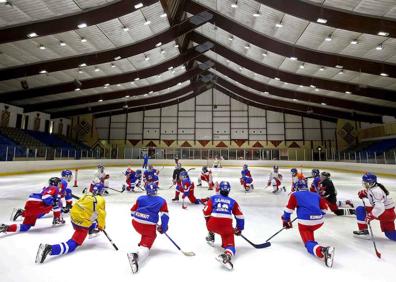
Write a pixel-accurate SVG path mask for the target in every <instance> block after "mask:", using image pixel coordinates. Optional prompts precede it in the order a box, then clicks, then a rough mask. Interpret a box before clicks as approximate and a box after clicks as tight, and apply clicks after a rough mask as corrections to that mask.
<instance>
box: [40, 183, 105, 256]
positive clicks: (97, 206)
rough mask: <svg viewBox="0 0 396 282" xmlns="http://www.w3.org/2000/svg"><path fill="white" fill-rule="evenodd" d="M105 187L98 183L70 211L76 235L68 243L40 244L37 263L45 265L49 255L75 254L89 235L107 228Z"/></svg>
mask: <svg viewBox="0 0 396 282" xmlns="http://www.w3.org/2000/svg"><path fill="white" fill-rule="evenodd" d="M103 192H104V186H103V184H102V183H97V184H95V185H94V186H93V187H92V193H91V192H90V193H87V194H85V195H84V196H83V197H82V198H80V199H79V200H78V201H77V202H76V203H75V205H74V206H73V207H72V209H71V211H70V217H71V222H72V225H73V228H74V233H73V236H72V237H71V239H69V240H68V241H67V242H64V243H60V244H55V245H49V244H40V246H39V249H38V251H37V256H36V263H43V262H44V260H45V259H46V257H47V256H48V255H51V256H57V255H63V254H67V253H71V252H73V251H74V250H75V249H76V248H77V247H79V246H81V245H82V244H83V242H84V240H85V238H86V237H87V235H88V234H90V235H93V234H97V233H98V232H99V231H101V230H104V229H105V226H106V210H105V200H104V198H103V197H102V194H103Z"/></svg>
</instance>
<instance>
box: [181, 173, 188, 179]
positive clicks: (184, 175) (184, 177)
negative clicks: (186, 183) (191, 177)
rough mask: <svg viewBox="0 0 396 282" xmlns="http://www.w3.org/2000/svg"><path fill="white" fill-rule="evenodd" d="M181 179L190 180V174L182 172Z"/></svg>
mask: <svg viewBox="0 0 396 282" xmlns="http://www.w3.org/2000/svg"><path fill="white" fill-rule="evenodd" d="M180 178H181V179H186V178H188V173H187V171H182V172H180Z"/></svg>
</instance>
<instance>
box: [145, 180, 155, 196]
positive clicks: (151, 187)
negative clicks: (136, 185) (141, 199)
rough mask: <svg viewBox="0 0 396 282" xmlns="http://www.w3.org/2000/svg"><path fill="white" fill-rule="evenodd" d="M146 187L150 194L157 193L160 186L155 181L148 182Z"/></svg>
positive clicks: (147, 192)
mask: <svg viewBox="0 0 396 282" xmlns="http://www.w3.org/2000/svg"><path fill="white" fill-rule="evenodd" d="M144 188H145V189H146V194H147V195H149V196H153V195H155V194H157V190H158V186H157V184H155V183H150V184H147V185H146V187H144Z"/></svg>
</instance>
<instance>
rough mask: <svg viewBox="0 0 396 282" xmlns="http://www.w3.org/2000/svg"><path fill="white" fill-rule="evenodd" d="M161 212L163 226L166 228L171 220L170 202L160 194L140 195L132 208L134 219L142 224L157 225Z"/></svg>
mask: <svg viewBox="0 0 396 282" xmlns="http://www.w3.org/2000/svg"><path fill="white" fill-rule="evenodd" d="M159 214H161V226H162V227H163V230H166V229H167V225H168V221H169V215H168V204H167V203H166V200H165V199H164V198H162V197H160V196H149V195H144V196H140V197H139V198H138V199H137V200H136V203H135V204H134V205H133V206H132V208H131V216H132V217H133V220H135V221H137V222H139V223H142V224H148V225H156V224H157V223H158V221H159V217H160V216H159ZM164 227H165V228H164Z"/></svg>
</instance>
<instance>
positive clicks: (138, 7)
mask: <svg viewBox="0 0 396 282" xmlns="http://www.w3.org/2000/svg"><path fill="white" fill-rule="evenodd" d="M142 7H143V3H138V4H136V5H135V9H136V10H137V9H140V8H142Z"/></svg>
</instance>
